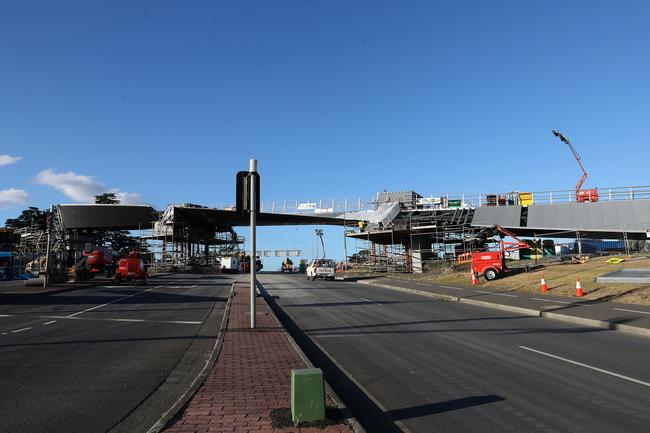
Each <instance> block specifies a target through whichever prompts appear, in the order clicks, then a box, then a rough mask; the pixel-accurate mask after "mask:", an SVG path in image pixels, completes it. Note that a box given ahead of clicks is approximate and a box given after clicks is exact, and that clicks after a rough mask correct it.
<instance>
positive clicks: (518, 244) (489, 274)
mask: <svg viewBox="0 0 650 433" xmlns="http://www.w3.org/2000/svg"><path fill="white" fill-rule="evenodd" d="M497 234H498V235H499V236H500V237H501V240H500V241H499V250H498V251H476V252H474V253H473V254H472V272H474V273H476V274H478V275H483V276H484V277H485V279H486V280H488V281H491V280H494V279H496V278H498V277H499V276H501V275H502V274H503V273H504V272H505V271H507V270H508V267H507V266H506V252H507V251H517V250H520V249H524V248H530V246H529V245H528V244H527V243H526V242H524V241H522V240H521V239H519V238H518V237H517V236H515V235H514V234H512V233H510V232H509V231H508V230H506V229H504V228H503V227H501V226H494V227H493V228H492V229H491V233H484V234H483V235H484V236H490V235H492V236H494V235H497ZM505 236H508V237H510V238H512V239H513V240H514V242H506V241H504V240H503V238H504V237H505Z"/></svg>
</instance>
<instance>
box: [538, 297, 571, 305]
mask: <svg viewBox="0 0 650 433" xmlns="http://www.w3.org/2000/svg"><path fill="white" fill-rule="evenodd" d="M530 299H534V300H535V301H542V302H557V303H559V304H572V302H566V301H558V300H556V299H542V298H530Z"/></svg>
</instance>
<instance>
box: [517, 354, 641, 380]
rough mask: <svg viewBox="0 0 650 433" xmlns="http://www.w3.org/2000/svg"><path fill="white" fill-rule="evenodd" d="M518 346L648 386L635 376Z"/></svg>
mask: <svg viewBox="0 0 650 433" xmlns="http://www.w3.org/2000/svg"><path fill="white" fill-rule="evenodd" d="M518 347H519V348H520V349H524V350H528V351H529V352H535V353H538V354H540V355H544V356H548V357H549V358H554V359H559V360H560V361H564V362H568V363H569V364H573V365H577V366H579V367H584V368H588V369H590V370H594V371H597V372H599V373H603V374H609V375H610V376H614V377H618V378H619V379H623V380H627V381H630V382H634V383H638V384H639V385H643V386H648V387H650V382H644V381H642V380H639V379H635V378H633V377H630V376H625V375H623V374H619V373H614V372H613V371H609V370H605V369H603V368H598V367H594V366H593V365H589V364H583V363H582V362H578V361H573V360H571V359H567V358H563V357H561V356H557V355H553V354H552V353H547V352H542V351H541V350H536V349H531V348H530V347H526V346H518Z"/></svg>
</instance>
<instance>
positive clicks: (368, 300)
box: [359, 298, 381, 305]
mask: <svg viewBox="0 0 650 433" xmlns="http://www.w3.org/2000/svg"><path fill="white" fill-rule="evenodd" d="M359 299H361V300H362V301H366V302H372V303H373V304H377V305H381V304H380V303H379V302H375V301H373V300H371V299H366V298H359Z"/></svg>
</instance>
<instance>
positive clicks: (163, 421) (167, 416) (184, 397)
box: [147, 282, 236, 433]
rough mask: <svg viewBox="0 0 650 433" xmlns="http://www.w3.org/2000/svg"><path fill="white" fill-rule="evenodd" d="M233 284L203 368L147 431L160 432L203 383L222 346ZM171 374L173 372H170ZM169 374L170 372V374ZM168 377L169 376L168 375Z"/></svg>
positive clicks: (233, 288) (148, 432) (150, 432)
mask: <svg viewBox="0 0 650 433" xmlns="http://www.w3.org/2000/svg"><path fill="white" fill-rule="evenodd" d="M235 284H236V282H233V283H232V285H231V286H230V293H229V294H228V301H227V302H226V308H225V310H224V312H223V316H222V318H221V324H220V325H219V334H218V335H217V340H216V341H215V343H214V346H213V347H212V350H211V352H210V354H209V356H208V359H207V360H206V362H205V364H204V365H203V368H202V369H201V371H200V372H199V374H198V375H197V376H196V378H195V379H194V380H193V381H192V383H191V384H190V386H189V387H188V388H187V389H186V390H185V392H183V394H181V396H180V397H179V398H178V399H177V400H176V401H175V402H174V403H173V404H172V406H171V407H170V408H169V409H168V410H167V411H165V412H164V413H163V414H162V415H161V416H160V418H159V419H158V421H156V422H155V423H154V424H153V425H152V426H151V427H150V428H149V429H148V430H147V433H158V432H160V431H161V430H162V429H163V428H165V426H166V425H167V423H168V422H169V421H170V420H171V419H172V418H174V417H175V416H176V414H177V413H178V412H179V411H180V410H181V409H182V408H183V407H184V406H185V404H186V403H187V402H188V401H189V400H190V399H191V398H192V397H193V396H194V394H195V393H196V391H197V390H198V389H199V387H200V386H201V385H203V382H205V380H206V379H207V377H208V375H209V374H210V370H211V369H212V367H213V366H214V364H215V362H216V361H217V358H218V357H219V353H220V352H221V347H222V346H223V340H224V337H225V333H226V327H227V325H228V317H229V316H230V307H231V304H232V299H233V294H234V291H235ZM172 374H173V372H172ZM170 376H171V374H170ZM168 377H169V376H168Z"/></svg>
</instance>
